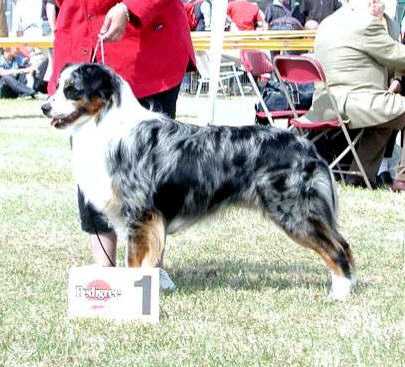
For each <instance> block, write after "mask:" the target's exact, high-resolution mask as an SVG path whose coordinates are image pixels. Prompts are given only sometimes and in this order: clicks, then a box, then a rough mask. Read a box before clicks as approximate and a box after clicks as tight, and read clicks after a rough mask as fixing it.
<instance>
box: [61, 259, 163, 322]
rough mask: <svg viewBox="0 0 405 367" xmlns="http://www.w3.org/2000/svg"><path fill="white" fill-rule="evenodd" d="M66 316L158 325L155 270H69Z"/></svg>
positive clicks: (156, 269) (93, 268) (157, 287)
mask: <svg viewBox="0 0 405 367" xmlns="http://www.w3.org/2000/svg"><path fill="white" fill-rule="evenodd" d="M68 316H69V317H71V318H72V317H101V318H107V319H113V320H123V321H126V320H140V321H145V322H152V323H158V322H159V268H136V269H135V268H119V267H101V266H95V265H88V266H81V267H73V268H71V269H70V270H69V285H68Z"/></svg>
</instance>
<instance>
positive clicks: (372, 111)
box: [305, 6, 405, 128]
mask: <svg viewBox="0 0 405 367" xmlns="http://www.w3.org/2000/svg"><path fill="white" fill-rule="evenodd" d="M315 57H316V58H317V59H318V60H319V61H320V62H321V64H322V66H323V68H324V70H325V74H326V78H327V81H328V85H329V87H330V91H331V94H332V95H333V96H334V97H335V100H336V102H337V106H338V109H339V112H340V113H341V115H342V117H343V118H344V119H348V120H350V125H349V127H351V128H361V127H369V126H374V125H379V124H383V123H385V122H388V121H391V120H393V119H395V118H396V117H398V116H400V115H402V114H404V113H405V98H404V97H402V96H400V95H399V94H391V93H388V92H387V87H388V73H389V70H396V71H397V72H402V73H405V46H404V45H401V44H400V43H399V42H397V41H394V40H393V39H392V37H391V36H390V35H389V33H388V32H387V31H386V29H385V28H384V26H383V24H382V22H381V20H379V19H377V18H375V17H372V16H371V15H368V14H363V13H359V12H357V11H355V10H353V9H351V8H350V7H349V6H343V7H342V8H341V9H339V10H337V11H336V12H335V13H334V14H332V15H331V16H329V17H328V18H326V19H325V20H324V21H323V22H322V23H321V25H320V27H319V29H318V32H317V36H316V39H315ZM324 91H325V89H324V88H322V87H321V86H319V85H318V86H316V91H315V94H314V100H313V104H312V108H311V111H310V112H309V113H308V114H307V115H306V116H305V117H306V118H308V119H310V120H320V119H331V118H334V117H335V116H334V114H333V112H332V111H331V108H330V105H328V104H327V103H326V99H325V95H324Z"/></svg>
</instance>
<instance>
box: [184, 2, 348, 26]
mask: <svg viewBox="0 0 405 367" xmlns="http://www.w3.org/2000/svg"><path fill="white" fill-rule="evenodd" d="M183 2H184V6H185V8H186V12H187V16H188V19H189V25H190V29H191V30H192V31H210V29H211V28H210V24H211V13H212V1H211V0H183ZM261 5H262V8H260V7H259V5H258V4H257V2H255V1H249V0H229V2H228V8H227V23H226V26H225V27H226V30H231V31H233V30H239V31H253V30H267V29H274V30H289V29H291V30H292V29H303V28H307V29H315V28H317V27H318V25H319V23H320V22H321V21H322V20H323V19H324V18H326V17H327V16H328V15H330V14H332V13H333V12H334V11H335V10H337V9H338V8H340V6H341V2H340V1H339V0H301V1H300V2H295V1H294V0H272V1H266V2H265V3H264V4H261ZM263 5H264V6H263Z"/></svg>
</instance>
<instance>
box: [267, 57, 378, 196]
mask: <svg viewBox="0 0 405 367" xmlns="http://www.w3.org/2000/svg"><path fill="white" fill-rule="evenodd" d="M273 66H274V70H275V73H276V74H277V77H278V78H279V80H280V83H281V86H282V88H283V91H284V93H285V95H286V97H287V100H288V104H289V106H290V108H291V110H292V111H293V113H294V118H292V119H290V121H289V122H290V125H292V126H294V127H296V128H297V129H298V130H299V131H301V132H308V131H312V132H313V131H315V132H318V133H319V134H317V135H316V136H315V137H314V138H313V139H311V140H312V141H316V140H318V139H319V138H320V137H321V136H322V135H324V134H326V133H328V132H330V131H333V130H336V131H337V132H342V133H343V135H344V137H345V140H346V142H347V147H346V148H345V149H344V150H343V151H342V152H341V153H340V154H339V155H338V156H337V157H336V158H335V159H334V161H333V162H332V163H330V164H329V167H330V168H331V170H332V172H334V173H338V174H340V175H341V177H343V176H342V175H343V174H346V175H356V176H361V177H363V179H364V182H365V184H366V186H367V187H368V188H369V189H371V185H370V181H369V179H368V177H367V175H366V172H365V170H364V167H363V164H362V163H361V161H360V159H359V156H358V154H357V152H356V148H355V145H356V143H357V142H358V141H359V140H360V138H361V136H362V134H363V131H364V130H363V129H361V130H360V132H359V133H357V135H356V136H355V137H354V139H352V138H351V137H350V135H349V132H348V129H347V126H346V125H347V123H348V121H344V120H343V119H342V116H341V115H340V113H339V109H338V107H337V104H336V101H335V99H334V98H333V96H332V95H331V93H330V90H329V86H328V83H327V80H326V76H325V73H324V71H323V68H322V65H321V64H320V63H319V62H318V61H317V60H315V59H314V58H311V57H306V56H293V55H283V56H281V55H278V56H276V57H275V58H274V64H273ZM285 81H288V82H294V83H298V84H302V83H316V82H321V83H323V84H324V86H325V90H326V95H327V99H328V106H330V107H331V110H332V111H333V112H334V114H335V115H336V116H335V118H332V119H329V120H322V121H310V120H308V119H305V120H304V119H299V118H298V117H299V115H298V111H296V110H295V108H294V104H293V103H292V101H291V98H290V96H289V94H288V93H287V90H286V87H285V84H284V82H285ZM349 152H351V153H352V154H353V158H354V159H355V161H356V163H357V167H358V168H359V170H358V171H350V170H343V169H341V167H340V166H339V163H340V162H341V161H342V159H343V158H344V157H345V156H346V155H347V154H348V153H349ZM335 167H337V168H335Z"/></svg>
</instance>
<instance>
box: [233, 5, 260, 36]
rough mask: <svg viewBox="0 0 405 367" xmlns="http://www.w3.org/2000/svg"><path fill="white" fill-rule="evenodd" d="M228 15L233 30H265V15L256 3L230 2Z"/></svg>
mask: <svg viewBox="0 0 405 367" xmlns="http://www.w3.org/2000/svg"><path fill="white" fill-rule="evenodd" d="M227 15H228V18H229V19H230V21H231V30H239V31H253V30H255V29H257V28H260V29H262V28H264V14H263V12H262V11H261V10H260V9H259V6H258V5H257V4H256V3H252V2H249V1H247V0H232V1H229V4H228V8H227Z"/></svg>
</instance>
